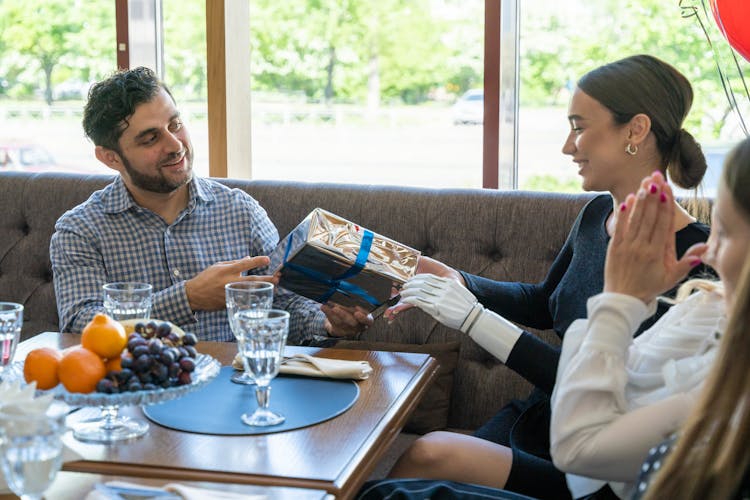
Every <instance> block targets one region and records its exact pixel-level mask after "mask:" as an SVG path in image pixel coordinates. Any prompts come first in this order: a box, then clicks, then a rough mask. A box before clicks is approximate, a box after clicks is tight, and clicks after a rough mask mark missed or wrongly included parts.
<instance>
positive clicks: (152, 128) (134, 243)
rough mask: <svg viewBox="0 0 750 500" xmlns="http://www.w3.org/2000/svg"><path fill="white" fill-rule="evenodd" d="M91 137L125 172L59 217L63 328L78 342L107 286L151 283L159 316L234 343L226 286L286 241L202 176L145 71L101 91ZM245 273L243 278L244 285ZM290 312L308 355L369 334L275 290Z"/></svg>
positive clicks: (108, 161)
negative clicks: (320, 345)
mask: <svg viewBox="0 0 750 500" xmlns="http://www.w3.org/2000/svg"><path fill="white" fill-rule="evenodd" d="M83 127H84V131H85V133H86V135H87V136H88V137H89V139H91V140H92V142H93V143H94V145H95V146H96V147H95V154H96V158H97V159H98V160H99V161H101V162H102V163H104V164H105V165H107V166H108V167H110V168H111V169H113V170H115V171H117V172H119V174H120V175H119V176H118V177H117V178H116V179H115V180H114V181H113V182H112V183H111V184H110V185H108V186H107V187H106V188H104V189H103V190H101V191H97V192H95V193H94V194H92V195H91V197H90V198H89V199H88V200H87V201H86V202H84V203H82V204H81V205H79V206H77V207H75V208H74V209H72V210H70V211H68V212H66V213H65V214H63V216H62V217H60V219H59V220H58V221H57V224H56V225H55V234H54V235H53V236H52V241H51V243H50V259H51V261H52V269H53V273H54V284H55V293H56V296H57V308H58V313H59V317H60V329H61V331H65V332H80V331H81V330H82V329H83V327H84V326H85V325H86V323H88V321H90V320H91V318H92V317H93V316H94V314H95V313H97V312H99V311H101V310H102V308H103V305H102V285H104V284H105V283H107V282H116V281H140V282H147V283H151V285H152V286H153V289H154V296H153V308H152V312H151V316H152V317H154V318H159V319H163V320H168V321H171V322H172V323H175V324H177V325H180V326H182V327H184V328H185V329H186V330H189V331H192V332H194V333H195V334H196V335H197V336H198V338H200V339H203V340H221V341H228V340H232V339H233V338H234V337H233V335H232V332H231V330H230V328H229V324H228V321H227V314H226V310H225V298H224V285H225V284H227V283H230V282H234V281H248V280H262V281H272V282H275V281H276V280H275V279H274V278H273V277H272V276H264V275H262V271H263V270H264V268H265V267H266V266H267V265H268V263H269V259H268V257H266V255H267V254H269V253H270V252H271V250H273V249H274V248H275V246H276V244H277V243H278V240H279V235H278V232H277V230H276V228H275V227H274V225H273V223H272V222H271V221H270V220H269V218H268V216H267V215H266V212H265V211H264V210H263V209H262V208H261V207H260V205H259V204H258V202H257V201H255V200H254V199H253V198H251V197H250V196H249V195H248V194H247V193H245V192H244V191H241V190H237V189H234V190H233V189H229V188H227V187H226V186H224V185H222V184H219V183H217V182H214V181H211V180H208V179H201V178H198V177H194V175H193V145H192V143H191V141H190V135H189V134H188V131H187V128H186V127H185V124H184V123H183V121H182V119H181V118H180V113H179V112H178V111H177V108H176V104H175V101H174V99H173V98H172V95H171V93H170V92H169V89H168V88H167V87H166V85H164V83H163V82H161V81H160V80H159V79H158V78H157V77H156V76H155V75H154V73H153V72H152V71H151V70H149V69H147V68H136V69H133V70H129V71H123V72H118V73H116V74H114V75H112V76H111V77H109V78H107V79H106V80H103V81H101V82H99V83H97V84H96V85H94V86H93V87H92V89H91V91H90V92H89V99H88V102H87V103H86V107H85V108H84V114H83ZM246 274H247V275H246ZM274 307H275V308H279V309H286V310H288V311H289V312H290V314H291V318H290V329H289V330H290V331H289V342H290V343H295V344H310V343H314V342H316V341H319V340H321V339H323V338H327V337H328V336H334V337H340V336H349V335H353V334H356V333H358V332H360V331H362V330H363V329H365V328H366V327H367V326H369V325H370V324H372V317H371V316H369V315H367V314H366V313H364V312H362V311H355V310H350V309H347V308H344V307H341V306H338V305H323V306H319V305H318V304H317V303H315V302H312V301H310V300H308V299H306V298H303V297H301V296H299V295H296V294H293V293H291V292H289V291H287V290H283V289H276V290H275V293H274Z"/></svg>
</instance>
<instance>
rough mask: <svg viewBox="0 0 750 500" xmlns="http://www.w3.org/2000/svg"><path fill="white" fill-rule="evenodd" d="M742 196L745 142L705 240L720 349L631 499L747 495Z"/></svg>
mask: <svg viewBox="0 0 750 500" xmlns="http://www.w3.org/2000/svg"><path fill="white" fill-rule="evenodd" d="M748 193H750V139H746V140H745V141H744V142H742V143H741V144H740V145H739V146H738V147H737V148H735V149H734V150H733V152H732V153H731V154H730V155H729V157H728V158H727V162H726V165H725V168H724V173H723V175H722V183H721V186H720V187H719V194H718V200H717V203H716V207H715V211H716V212H715V213H716V216H715V219H714V220H715V221H716V222H715V224H716V226H715V227H716V230H715V231H714V232H713V234H712V239H715V240H716V250H715V251H714V252H713V253H712V254H711V255H712V257H711V258H713V260H714V265H715V267H716V269H717V270H718V272H719V275H720V276H721V277H722V279H723V283H724V299H725V301H726V306H727V310H729V311H731V315H730V319H729V322H728V326H727V328H726V330H725V331H724V335H723V338H722V340H721V343H722V345H721V349H720V352H719V354H718V355H717V360H716V362H715V363H714V366H713V368H712V370H711V373H710V376H709V377H708V379H707V380H706V385H705V388H704V389H703V391H702V393H701V398H700V400H699V403H698V404H697V406H696V407H695V409H694V410H693V411H692V412H691V413H690V415H689V416H688V418H687V422H686V423H685V425H684V427H683V429H682V431H681V432H680V434H681V437H679V439H677V442H676V443H677V445H676V446H675V447H674V451H672V452H671V453H669V451H670V448H671V443H672V440H671V439H670V440H669V441H668V442H667V443H665V444H664V445H662V446H655V447H654V448H653V449H652V452H651V456H650V457H649V460H648V461H647V462H646V464H644V466H643V467H642V468H641V470H642V471H643V472H644V474H643V476H642V477H641V478H640V480H639V481H638V484H637V490H636V499H640V498H646V499H648V500H652V499H660V498H714V499H720V500H721V499H734V498H736V499H740V498H748V497H750V453H748V451H747V443H748V439H749V438H750V406H748V404H747V403H748V398H749V397H750V390H748V366H749V363H748V354H749V353H750V257H748V250H749V249H750V196H748ZM714 235H715V237H714ZM740 269H742V271H740ZM664 455H667V457H666V461H665V460H664V458H665V457H664ZM659 463H660V464H662V466H661V467H659V466H658V465H657V464H659ZM656 472H658V474H655V473H656ZM651 474H654V475H653V476H651Z"/></svg>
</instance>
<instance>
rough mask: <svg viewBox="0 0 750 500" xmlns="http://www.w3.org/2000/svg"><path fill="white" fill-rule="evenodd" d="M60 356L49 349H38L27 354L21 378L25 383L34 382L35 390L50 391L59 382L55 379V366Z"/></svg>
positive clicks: (58, 362)
mask: <svg viewBox="0 0 750 500" xmlns="http://www.w3.org/2000/svg"><path fill="white" fill-rule="evenodd" d="M61 358H62V354H60V351H58V350H57V349H53V348H51V347H40V348H38V349H34V350H33V351H31V352H29V354H28V355H27V356H26V361H24V363H23V378H24V380H26V382H36V388H37V389H40V390H42V391H46V390H47V389H52V388H53V387H55V386H56V385H57V384H58V382H60V380H59V379H58V378H57V366H58V365H59V364H60V359H61Z"/></svg>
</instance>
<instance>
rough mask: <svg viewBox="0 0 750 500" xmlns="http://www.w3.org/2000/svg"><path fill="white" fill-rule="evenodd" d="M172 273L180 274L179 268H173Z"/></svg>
mask: <svg viewBox="0 0 750 500" xmlns="http://www.w3.org/2000/svg"><path fill="white" fill-rule="evenodd" d="M172 274H174V275H175V276H178V277H179V276H180V270H179V269H175V270H174V271H172Z"/></svg>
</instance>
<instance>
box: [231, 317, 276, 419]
mask: <svg viewBox="0 0 750 500" xmlns="http://www.w3.org/2000/svg"><path fill="white" fill-rule="evenodd" d="M235 321H236V325H235V326H236V328H237V333H238V337H239V338H241V339H242V341H241V342H240V345H241V349H242V351H241V352H242V356H243V358H245V360H246V361H247V365H248V367H249V369H250V373H251V374H252V376H253V379H254V380H255V398H256V400H257V402H258V408H257V409H256V410H255V411H254V412H253V413H252V414H248V413H244V414H243V415H242V421H243V422H244V423H246V424H247V425H252V426H268V425H277V424H280V423H282V422H283V421H284V416H283V415H281V414H279V413H275V412H273V411H271V410H270V409H269V408H268V403H269V399H270V396H271V380H273V378H274V377H275V376H276V375H278V373H279V368H280V366H281V361H282V359H283V355H284V346H285V345H286V337H287V334H288V333H289V313H288V312H286V311H281V310H278V309H270V310H268V311H266V313H265V315H264V316H263V317H260V318H259V317H258V315H257V313H255V312H253V311H240V312H238V313H237V317H236V318H235Z"/></svg>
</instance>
